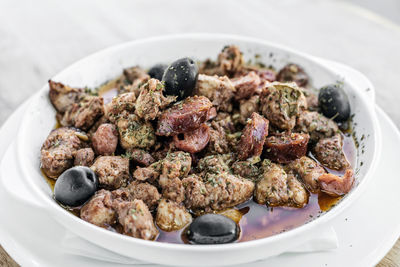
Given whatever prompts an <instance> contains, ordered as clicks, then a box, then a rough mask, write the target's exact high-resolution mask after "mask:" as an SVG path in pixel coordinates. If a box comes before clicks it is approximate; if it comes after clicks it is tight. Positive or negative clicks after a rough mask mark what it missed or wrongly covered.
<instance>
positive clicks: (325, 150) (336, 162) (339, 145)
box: [314, 134, 350, 171]
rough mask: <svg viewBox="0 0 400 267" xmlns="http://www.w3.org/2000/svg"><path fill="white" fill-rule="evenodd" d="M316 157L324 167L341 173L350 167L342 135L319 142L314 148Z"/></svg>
mask: <svg viewBox="0 0 400 267" xmlns="http://www.w3.org/2000/svg"><path fill="white" fill-rule="evenodd" d="M314 155H315V157H316V158H317V159H318V161H319V162H321V163H322V164H323V165H324V166H326V167H328V168H330V169H333V170H337V171H341V170H344V169H347V168H348V167H350V163H349V162H348V161H347V158H346V156H345V155H344V153H343V139H342V136H341V135H340V134H335V135H334V136H332V137H330V138H323V139H320V140H319V141H318V143H317V144H316V145H315V148H314Z"/></svg>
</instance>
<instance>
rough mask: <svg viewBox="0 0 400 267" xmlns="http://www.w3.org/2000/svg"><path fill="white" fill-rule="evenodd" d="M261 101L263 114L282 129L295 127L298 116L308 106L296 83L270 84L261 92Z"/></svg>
mask: <svg viewBox="0 0 400 267" xmlns="http://www.w3.org/2000/svg"><path fill="white" fill-rule="evenodd" d="M260 102H261V111H262V114H263V115H264V116H265V117H266V118H267V119H268V120H269V121H270V123H271V124H272V125H274V126H276V127H278V128H279V129H282V130H291V129H293V128H294V126H295V125H296V118H297V117H298V116H299V115H300V112H301V111H302V110H304V109H306V108H307V102H306V98H305V96H304V94H303V92H302V91H301V90H300V89H299V88H298V87H297V85H296V84H294V83H279V82H273V83H270V84H268V85H267V87H266V88H264V89H263V91H262V93H261V96H260Z"/></svg>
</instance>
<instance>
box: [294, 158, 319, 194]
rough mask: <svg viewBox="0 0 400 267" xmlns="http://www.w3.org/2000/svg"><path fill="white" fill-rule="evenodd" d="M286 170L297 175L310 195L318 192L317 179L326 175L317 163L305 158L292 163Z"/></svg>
mask: <svg viewBox="0 0 400 267" xmlns="http://www.w3.org/2000/svg"><path fill="white" fill-rule="evenodd" d="M286 169H287V170H290V171H293V173H295V174H296V175H298V176H299V177H300V178H301V180H302V181H303V183H304V185H305V186H306V187H307V189H308V190H309V191H311V192H312V193H317V192H318V191H319V184H318V178H319V177H320V176H321V175H323V174H325V173H326V171H325V170H324V168H322V167H321V166H320V165H319V164H318V163H317V162H315V161H314V160H312V159H310V158H309V157H306V156H304V157H301V158H299V159H296V160H294V161H292V162H291V163H290V164H288V165H287V166H286Z"/></svg>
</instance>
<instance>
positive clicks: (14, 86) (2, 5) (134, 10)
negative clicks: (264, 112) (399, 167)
mask: <svg viewBox="0 0 400 267" xmlns="http://www.w3.org/2000/svg"><path fill="white" fill-rule="evenodd" d="M399 24H400V1H399V0H380V1H375V0H349V1H337V0H335V1H334V0H331V1H329V0H302V1H290V0H280V1H265V0H249V1H235V0H217V1H216V0H203V1H190V0H189V1H188V0H169V1H163V0H154V1H148V0H139V1H132V0H118V1H107V0H85V1H81V0H69V1H61V0H37V1H30V0H16V1H15V0H0V125H1V124H2V123H3V122H4V121H5V119H6V118H7V117H8V116H9V115H10V113H11V112H12V111H13V110H14V109H15V108H16V107H17V106H18V105H19V104H21V103H22V102H23V101H24V100H25V99H27V98H28V96H30V95H32V94H33V93H34V92H35V91H37V90H38V89H40V88H41V87H42V85H43V84H45V83H46V81H47V80H48V79H49V78H51V77H52V76H53V75H55V74H56V73H57V72H59V71H61V70H62V69H64V68H65V67H66V66H68V65H69V64H71V63H73V62H74V61H76V60H78V59H80V58H82V57H84V56H86V55H88V54H91V53H93V52H96V51H98V50H100V49H103V48H106V47H108V46H111V45H115V44H118V43H121V42H126V41H129V40H133V39H137V38H143V37H149V36H155V35H161V34H172V33H183V32H221V33H231V34H241V35H247V36H252V37H257V38H262V39H266V40H269V41H273V42H276V43H280V44H283V45H287V46H290V47H293V48H296V49H298V50H301V51H304V52H307V53H310V54H313V55H315V56H320V57H324V58H328V59H332V60H336V61H339V62H343V63H345V64H348V65H350V66H351V67H354V68H356V69H358V70H360V71H361V72H363V73H364V74H366V75H367V76H368V77H369V78H370V79H371V80H372V82H373V83H374V85H375V87H376V90H377V93H378V97H377V102H378V104H379V105H380V106H382V107H383V108H384V109H385V111H386V112H387V113H389V115H390V116H391V118H392V119H394V121H395V123H396V124H397V126H400V112H397V102H398V101H399V100H400V89H397V90H396V88H395V87H397V77H398V75H399V70H400V68H399V62H400V52H399V50H398V49H399V47H400V26H399Z"/></svg>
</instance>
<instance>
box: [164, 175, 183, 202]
mask: <svg viewBox="0 0 400 267" xmlns="http://www.w3.org/2000/svg"><path fill="white" fill-rule="evenodd" d="M160 185H161V187H162V196H163V198H166V199H170V200H172V201H174V202H176V203H182V201H183V200H185V188H184V187H183V184H182V181H181V179H179V178H178V177H174V178H169V179H166V178H165V176H160Z"/></svg>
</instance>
